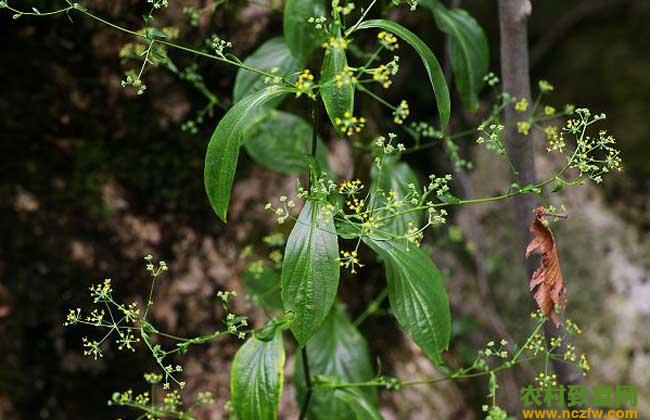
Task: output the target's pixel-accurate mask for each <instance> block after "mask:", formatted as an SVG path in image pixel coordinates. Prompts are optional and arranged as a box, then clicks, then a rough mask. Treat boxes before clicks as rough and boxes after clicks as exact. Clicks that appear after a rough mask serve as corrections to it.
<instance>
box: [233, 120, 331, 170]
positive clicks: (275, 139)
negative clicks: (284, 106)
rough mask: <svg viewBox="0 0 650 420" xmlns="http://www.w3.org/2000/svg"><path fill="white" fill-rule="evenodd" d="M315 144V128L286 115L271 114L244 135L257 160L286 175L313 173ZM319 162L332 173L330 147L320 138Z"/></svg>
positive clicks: (260, 163) (245, 145)
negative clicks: (312, 159)
mask: <svg viewBox="0 0 650 420" xmlns="http://www.w3.org/2000/svg"><path fill="white" fill-rule="evenodd" d="M311 141H312V126H311V125H310V124H308V123H307V122H306V121H305V120H303V119H302V118H300V117H298V116H296V115H293V114H290V113H288V112H284V111H275V110H270V111H268V112H267V113H266V114H264V116H262V117H261V118H260V120H258V121H257V122H255V123H254V124H253V125H252V126H251V127H250V128H248V129H247V130H246V131H245V132H244V147H245V148H246V152H248V154H249V155H250V156H251V157H252V158H253V160H255V162H257V163H258V164H259V165H262V166H264V167H266V168H269V169H271V170H273V171H275V172H279V173H283V174H301V173H305V172H307V171H308V170H309V158H310V152H311ZM316 159H317V160H318V163H319V165H320V166H321V168H324V170H325V171H326V172H328V169H327V168H329V164H328V162H327V146H326V145H325V143H323V141H322V140H320V138H319V139H318V147H317V148H316Z"/></svg>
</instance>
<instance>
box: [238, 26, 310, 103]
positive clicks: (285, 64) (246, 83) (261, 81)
mask: <svg viewBox="0 0 650 420" xmlns="http://www.w3.org/2000/svg"><path fill="white" fill-rule="evenodd" d="M244 64H246V65H247V66H250V67H254V68H257V69H260V70H264V71H267V72H271V71H272V70H274V69H275V70H276V71H275V73H274V74H277V76H278V77H283V76H286V75H288V74H290V73H294V72H296V71H298V69H299V64H298V60H297V59H296V58H294V56H293V54H291V51H289V48H288V47H287V44H286V43H285V42H284V39H282V38H281V37H277V38H272V39H269V40H268V41H266V42H265V43H264V44H262V45H261V46H260V47H259V48H258V49H257V50H256V51H255V52H254V53H253V54H251V55H250V56H248V58H246V60H244ZM266 78H267V77H266V76H264V75H262V74H258V73H255V72H252V71H250V70H246V69H244V68H240V69H239V70H238V71H237V77H236V78H235V87H234V89H233V102H239V101H241V100H242V99H243V98H245V97H246V96H248V95H250V94H251V93H253V92H257V91H259V90H261V89H264V87H266V86H268V81H267V80H266ZM281 100H282V98H278V99H277V100H276V102H277V103H273V104H271V103H270V104H269V106H272V107H275V106H277V105H279V103H280V102H281Z"/></svg>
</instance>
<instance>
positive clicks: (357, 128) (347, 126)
mask: <svg viewBox="0 0 650 420" xmlns="http://www.w3.org/2000/svg"><path fill="white" fill-rule="evenodd" d="M334 123H335V124H336V126H337V127H338V129H339V130H341V132H343V133H344V134H345V135H347V136H352V135H354V134H358V133H360V132H361V130H363V128H364V127H365V126H366V119H365V118H364V117H355V116H353V115H352V114H351V113H350V112H345V114H343V118H339V117H336V118H335V119H334Z"/></svg>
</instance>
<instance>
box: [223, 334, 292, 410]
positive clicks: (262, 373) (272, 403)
mask: <svg viewBox="0 0 650 420" xmlns="http://www.w3.org/2000/svg"><path fill="white" fill-rule="evenodd" d="M284 362H285V354H284V343H283V341H282V330H281V329H279V328H278V329H276V330H275V332H274V333H273V336H272V338H271V339H270V340H267V341H263V340H260V339H259V338H257V337H256V336H255V335H253V336H252V337H250V338H249V339H248V340H247V341H246V343H244V345H243V346H242V347H241V348H240V349H239V351H238V352H237V354H236V355H235V359H234V360H233V362H232V367H231V371H230V393H231V396H232V402H233V406H234V407H235V413H236V414H237V416H238V417H239V418H240V419H242V420H247V419H251V420H252V419H259V420H273V419H277V418H278V406H279V404H280V397H281V396H282V387H283V384H284Z"/></svg>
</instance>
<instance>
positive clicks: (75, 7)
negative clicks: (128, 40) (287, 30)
mask: <svg viewBox="0 0 650 420" xmlns="http://www.w3.org/2000/svg"><path fill="white" fill-rule="evenodd" d="M69 4H71V3H69ZM5 8H6V9H7V10H10V11H12V12H14V13H17V14H20V15H25V16H51V15H57V14H62V13H66V14H67V13H68V12H70V11H77V12H79V13H81V14H83V15H86V16H88V17H89V18H91V19H93V20H96V21H97V22H100V23H102V24H104V25H106V26H108V27H110V28H113V29H115V30H118V31H120V32H123V33H125V34H129V35H131V36H134V37H137V38H142V39H146V40H148V41H150V42H151V43H152V44H151V45H150V47H151V46H152V45H153V42H156V43H158V44H161V45H165V46H167V47H170V48H174V49H177V50H181V51H185V52H189V53H191V54H194V55H198V56H201V57H205V58H209V59H212V60H216V61H221V62H223V63H227V64H230V65H233V66H235V67H239V68H242V69H244V70H248V71H251V72H253V73H257V74H260V75H262V76H266V77H270V78H276V77H278V76H277V74H272V73H269V72H266V71H264V70H261V69H258V68H255V67H251V66H249V65H247V64H244V63H242V62H240V61H239V60H238V59H237V60H231V59H229V58H226V57H225V56H223V55H214V54H210V53H208V52H205V51H200V50H196V49H194V48H190V47H186V46H184V45H181V44H176V43H174V42H170V41H165V40H164V39H158V38H155V39H153V38H151V37H149V36H147V35H145V34H143V33H139V32H136V31H132V30H131V29H127V28H125V27H122V26H119V25H116V24H114V23H112V22H109V21H107V20H106V19H104V18H102V17H99V16H97V15H95V14H94V13H91V12H89V11H88V10H87V9H85V8H84V7H82V6H80V5H78V4H76V3H75V4H74V5H70V6H68V7H65V8H63V9H59V10H55V11H52V12H39V13H36V12H25V11H21V10H18V9H15V8H13V7H10V6H9V5H8V4H7V5H5ZM282 82H283V83H285V84H287V85H289V86H292V87H293V84H292V83H290V82H288V81H287V80H286V79H285V78H282Z"/></svg>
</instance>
